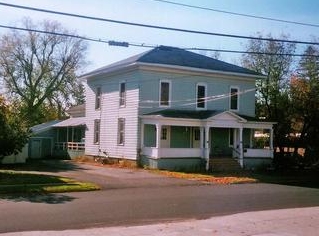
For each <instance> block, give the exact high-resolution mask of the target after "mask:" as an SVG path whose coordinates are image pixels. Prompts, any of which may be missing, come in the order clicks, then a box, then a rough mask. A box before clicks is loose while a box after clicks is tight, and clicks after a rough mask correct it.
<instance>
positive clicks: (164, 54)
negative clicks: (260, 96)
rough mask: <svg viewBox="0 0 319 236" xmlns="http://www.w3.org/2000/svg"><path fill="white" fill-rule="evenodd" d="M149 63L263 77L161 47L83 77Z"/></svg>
mask: <svg viewBox="0 0 319 236" xmlns="http://www.w3.org/2000/svg"><path fill="white" fill-rule="evenodd" d="M137 62H140V63H149V64H161V65H169V66H183V67H190V68H197V69H206V70H213V71H220V72H228V73H236V74H238V73H239V74H246V75H256V76H263V75H262V74H260V73H257V72H255V71H252V70H249V69H246V68H243V67H240V66H236V65H233V64H230V63H227V62H224V61H220V60H217V59H214V58H211V57H207V56H204V55H201V54H197V53H194V52H190V51H186V50H184V49H180V48H175V47H167V46H159V47H156V48H154V49H152V50H149V51H146V52H144V53H141V54H138V55H135V56H132V57H129V58H127V59H124V60H122V61H118V62H116V63H113V64H110V65H108V66H105V67H102V68H99V69H97V70H94V71H92V72H89V73H87V74H84V75H83V76H82V77H85V76H90V75H95V74H99V73H107V72H109V71H113V70H114V69H120V68H122V67H125V66H128V65H131V64H134V63H137Z"/></svg>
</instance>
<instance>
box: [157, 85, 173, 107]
mask: <svg viewBox="0 0 319 236" xmlns="http://www.w3.org/2000/svg"><path fill="white" fill-rule="evenodd" d="M170 84H171V83H170V81H161V82H160V99H159V100H160V106H161V107H168V106H170V100H171V99H170V93H171V92H170V89H171V88H170Z"/></svg>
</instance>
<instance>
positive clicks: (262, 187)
mask: <svg viewBox="0 0 319 236" xmlns="http://www.w3.org/2000/svg"><path fill="white" fill-rule="evenodd" d="M81 171H82V172H83V173H82V175H81ZM100 171H101V172H100ZM112 171H113V170H112ZM112 171H110V173H109V174H107V170H101V169H98V168H97V169H91V168H83V169H82V170H76V171H70V172H68V173H69V175H70V176H72V175H73V176H77V177H78V178H80V177H81V176H82V178H84V177H85V176H87V177H88V176H91V178H96V179H97V180H98V181H99V182H101V183H103V184H104V189H103V190H101V191H96V192H83V193H68V194H52V195H43V196H1V197H0V233H5V232H18V231H33V230H64V229H80V228H91V227H103V226H117V225H125V226H127V225H142V224H149V223H158V222H170V221H179V220H185V219H205V218H209V217H212V216H221V215H228V214H233V213H240V212H249V211H260V210H269V209H285V208H297V207H298V208H299V207H311V206H319V189H311V188H302V187H292V186H283V185H272V184H240V185H227V186H225V185H203V184H197V183H196V182H193V181H176V180H174V179H170V178H166V177H159V176H157V175H149V174H148V173H145V172H138V173H134V172H130V171H126V172H125V171H124V172H123V173H120V172H118V171H113V172H112ZM61 173H63V172H61ZM61 173H60V174H61ZM132 175H133V176H135V178H133V177H130V176H132ZM121 176H122V178H121ZM147 177H148V178H147ZM116 181H117V182H118V183H116ZM108 183H109V184H108ZM112 184H113V185H112ZM107 186H113V187H110V188H107ZM116 186H118V187H116Z"/></svg>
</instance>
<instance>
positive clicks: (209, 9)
mask: <svg viewBox="0 0 319 236" xmlns="http://www.w3.org/2000/svg"><path fill="white" fill-rule="evenodd" d="M152 1H155V2H162V3H168V4H172V5H176V6H182V7H188V8H195V9H200V10H206V11H213V12H219V13H225V14H230V15H235V16H244V17H250V18H255V19H261V20H270V21H277V22H281V23H288V24H295V25H303V26H311V27H319V25H317V24H310V23H304V22H298V21H290V20H283V19H277V18H272V17H265V16H257V15H250V14H244V13H238V12H232V11H225V10H219V9H214V8H209V7H201V6H195V5H190V4H185V3H179V2H173V1H166V0H152Z"/></svg>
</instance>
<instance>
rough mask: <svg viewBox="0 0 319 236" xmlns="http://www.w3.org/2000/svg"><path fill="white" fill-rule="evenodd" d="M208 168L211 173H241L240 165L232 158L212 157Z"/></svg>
mask: <svg viewBox="0 0 319 236" xmlns="http://www.w3.org/2000/svg"><path fill="white" fill-rule="evenodd" d="M209 167H210V170H212V171H236V172H240V171H242V168H241V166H240V164H239V163H238V162H237V160H236V159H234V158H232V157H212V158H210V160H209Z"/></svg>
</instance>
